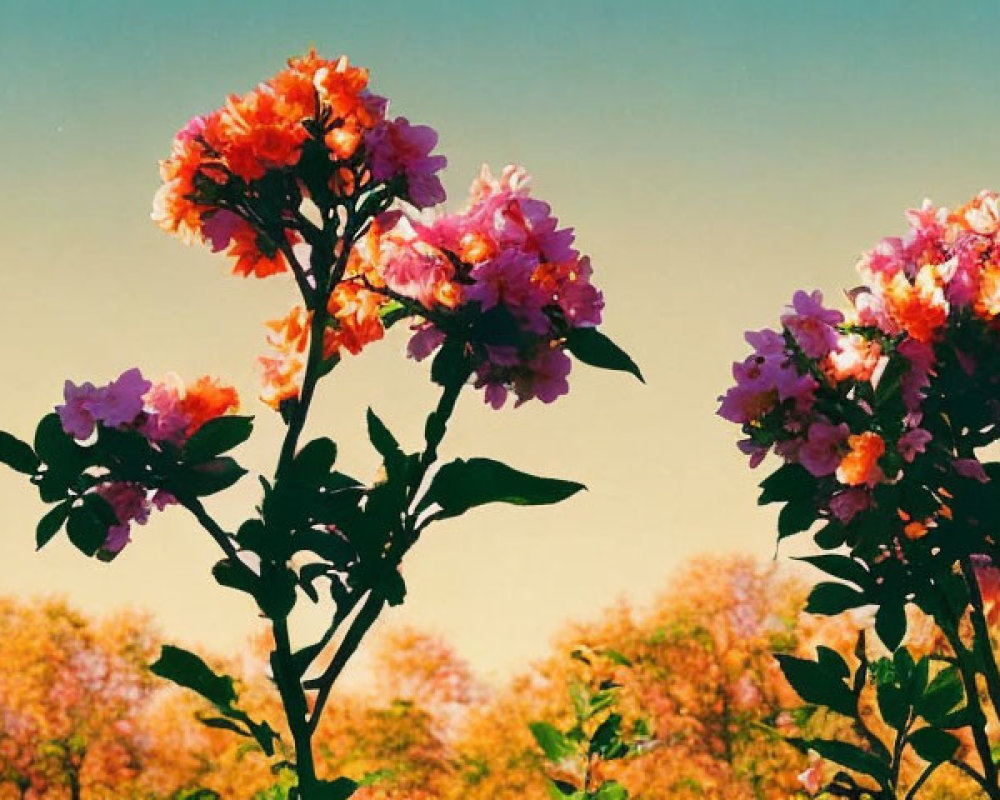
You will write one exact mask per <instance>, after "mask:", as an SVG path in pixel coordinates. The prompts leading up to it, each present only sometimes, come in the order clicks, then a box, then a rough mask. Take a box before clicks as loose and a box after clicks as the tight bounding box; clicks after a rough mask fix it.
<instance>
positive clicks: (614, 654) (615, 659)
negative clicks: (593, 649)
mask: <svg viewBox="0 0 1000 800" xmlns="http://www.w3.org/2000/svg"><path fill="white" fill-rule="evenodd" d="M599 652H600V654H601V655H602V656H604V657H605V658H606V659H608V661H610V662H611V663H612V664H617V665H618V666H620V667H631V666H632V662H631V661H630V660H629V659H628V658H626V657H625V656H624V655H622V654H621V653H619V652H618V651H617V650H612V649H611V648H610V647H604V648H602V649H601V650H600V651H599Z"/></svg>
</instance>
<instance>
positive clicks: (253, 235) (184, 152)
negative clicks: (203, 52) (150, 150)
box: [153, 52, 445, 278]
mask: <svg viewBox="0 0 1000 800" xmlns="http://www.w3.org/2000/svg"><path fill="white" fill-rule="evenodd" d="M367 86H368V71H367V70H365V69H361V68H359V67H354V66H351V65H350V64H349V63H348V60H347V58H346V57H341V58H339V59H337V60H333V61H331V60H325V59H322V58H320V57H319V56H317V55H316V53H315V52H310V53H308V54H307V55H305V56H302V57H301V58H293V59H291V60H290V61H289V62H288V68H287V69H286V70H284V71H282V72H280V73H278V74H277V75H275V76H274V77H273V78H271V79H270V80H268V81H266V82H265V83H262V84H260V85H259V86H258V87H257V88H256V89H254V90H253V91H251V92H248V93H247V94H245V95H242V96H235V95H234V96H231V97H229V98H228V100H227V101H226V104H225V105H224V106H223V107H222V108H220V109H217V110H216V111H213V112H212V113H210V114H208V115H206V116H199V117H195V118H194V119H192V120H191V121H190V122H189V123H188V124H187V125H186V126H185V127H184V128H183V129H181V131H180V132H179V133H178V134H177V136H176V137H175V139H174V143H173V148H172V150H171V154H170V157H169V158H167V159H166V160H164V161H162V162H161V164H160V174H161V177H162V180H163V185H162V186H161V187H160V189H159V191H158V192H157V194H156V198H155V201H154V207H153V219H154V220H155V221H156V222H157V223H158V224H159V225H160V227H162V228H163V229H164V230H166V231H168V232H171V233H176V234H178V235H180V236H181V237H182V238H183V239H184V240H185V241H188V242H192V241H203V242H207V243H209V244H210V245H211V248H212V250H213V251H216V252H219V251H222V250H227V251H228V254H229V255H230V256H231V257H232V258H234V259H235V265H234V272H236V273H237V274H240V275H244V276H248V275H255V276H257V277H260V278H263V277H267V276H268V275H273V274H275V273H278V272H284V271H286V270H287V269H288V252H289V248H290V247H291V246H292V245H293V244H295V243H297V242H299V241H301V239H302V236H301V219H300V215H301V211H300V207H301V205H302V201H303V199H311V200H312V201H314V202H315V203H316V204H317V205H319V206H321V207H329V206H331V205H333V203H332V202H330V200H331V198H333V199H341V200H344V201H351V200H354V199H357V198H358V197H360V196H361V195H362V194H363V193H364V192H366V191H372V190H373V189H375V188H377V187H382V188H384V189H385V190H386V191H387V192H388V193H389V194H390V195H391V196H394V197H399V198H401V199H403V200H406V201H407V202H409V203H411V204H412V205H414V206H415V207H417V208H425V207H427V206H431V205H434V204H436V203H440V202H442V201H443V200H444V197H445V195H444V189H443V187H442V185H441V181H440V180H439V178H438V177H437V172H438V171H439V170H440V169H442V168H443V167H444V166H445V158H444V157H443V156H438V155H432V151H433V149H434V147H435V145H436V144H437V134H436V133H435V132H434V131H433V130H432V129H431V128H428V127H426V126H422V125H411V124H410V123H409V122H408V121H407V120H406V119H405V118H402V117H400V118H397V119H389V118H388V117H387V116H386V114H387V111H388V101H387V100H386V99H385V98H383V97H379V96H378V95H375V94H372V93H371V92H369V91H368V88H367Z"/></svg>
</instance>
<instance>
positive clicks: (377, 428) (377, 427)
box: [368, 408, 403, 461]
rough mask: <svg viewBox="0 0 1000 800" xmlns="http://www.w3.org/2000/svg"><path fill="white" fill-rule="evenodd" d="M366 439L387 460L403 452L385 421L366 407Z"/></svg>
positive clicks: (397, 456)
mask: <svg viewBox="0 0 1000 800" xmlns="http://www.w3.org/2000/svg"><path fill="white" fill-rule="evenodd" d="M368 439H369V440H370V441H371V443H372V446H373V447H374V448H375V449H376V450H377V451H378V454H379V455H380V456H382V458H384V459H386V460H387V461H388V460H389V459H391V458H399V457H400V456H401V455H402V454H403V451H402V449H401V448H400V446H399V442H397V441H396V437H395V436H393V435H392V433H390V432H389V429H388V428H387V427H386V426H385V423H384V422H382V420H381V419H379V417H378V415H377V414H376V413H375V412H374V411H372V410H371V409H370V408H369V409H368Z"/></svg>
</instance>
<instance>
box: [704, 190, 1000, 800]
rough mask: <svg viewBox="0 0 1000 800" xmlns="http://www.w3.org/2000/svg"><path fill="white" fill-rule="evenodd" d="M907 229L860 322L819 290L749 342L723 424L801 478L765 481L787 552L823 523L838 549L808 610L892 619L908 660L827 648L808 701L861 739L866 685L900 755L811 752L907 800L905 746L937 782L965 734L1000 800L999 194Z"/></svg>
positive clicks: (820, 538) (887, 630) (854, 305)
mask: <svg viewBox="0 0 1000 800" xmlns="http://www.w3.org/2000/svg"><path fill="white" fill-rule="evenodd" d="M907 219H908V221H909V226H910V228H909V231H908V232H907V233H906V235H904V236H903V237H891V238H887V239H883V240H882V241H881V242H880V243H879V244H878V245H876V246H875V247H874V248H873V249H872V250H871V251H869V252H867V253H865V254H864V255H863V257H862V258H861V260H860V262H859V264H858V271H859V272H860V274H861V277H862V280H863V285H862V286H860V287H859V288H857V289H853V290H852V291H850V292H849V293H848V297H849V299H850V307H849V309H848V310H847V312H846V313H841V312H839V311H836V310H832V309H828V308H826V307H825V306H824V305H823V298H822V295H821V294H820V293H819V292H813V293H812V294H808V293H806V292H801V291H800V292H796V294H795V296H794V297H793V300H792V304H791V306H789V307H788V308H787V309H786V312H785V314H784V315H783V316H782V317H781V330H780V331H778V330H763V331H759V332H751V333H748V334H747V337H746V338H747V341H748V343H749V344H750V345H751V347H752V348H753V353H752V354H751V355H750V356H749V357H748V358H747V359H746V360H744V361H743V362H739V363H737V364H734V366H733V376H734V378H735V380H736V383H735V385H734V386H733V387H732V388H731V389H729V390H728V391H727V392H726V394H725V395H723V396H722V397H721V398H720V401H721V406H720V409H719V414H720V415H721V416H723V417H724V418H725V419H727V420H730V421H732V422H735V423H737V424H739V425H741V426H742V429H743V432H744V434H745V435H746V437H747V438H745V439H744V440H743V441H741V442H740V445H739V446H740V449H741V450H742V451H743V452H744V453H745V454H747V455H748V456H749V457H750V463H751V466H757V465H759V464H760V463H761V462H762V461H763V459H764V458H765V456H766V454H767V453H769V452H771V451H773V452H774V453H776V454H777V455H778V456H780V457H781V459H782V460H783V462H784V464H783V465H782V466H781V467H779V468H778V469H777V470H776V471H775V472H774V473H773V474H771V475H770V476H769V477H768V478H767V479H765V480H764V481H763V483H762V484H761V488H762V490H763V494H762V495H761V499H760V502H761V503H772V502H778V503H783V504H784V507H783V508H782V510H781V513H780V516H779V520H778V535H779V538H784V537H786V536H790V535H793V534H796V533H798V532H801V531H806V530H810V529H812V528H813V526H814V524H815V523H817V522H819V523H821V524H822V527H820V528H819V529H817V530H816V531H815V534H814V540H815V542H816V544H817V545H818V546H819V547H820V548H822V549H824V550H828V551H835V552H830V553H828V554H825V555H820V556H813V557H809V558H806V559H805V560H806V561H809V562H810V563H812V564H813V565H814V566H816V567H818V568H820V569H821V570H823V571H824V572H826V573H828V574H829V575H830V576H831V577H833V578H836V579H838V580H837V581H835V582H826V583H820V584H819V585H818V586H816V588H815V589H814V590H813V592H812V594H811V596H810V599H809V605H808V607H807V608H808V610H810V611H813V612H816V613H824V614H836V613H839V612H841V611H844V610H846V609H850V608H857V607H861V606H871V605H873V606H876V607H877V612H876V615H875V630H876V632H877V634H878V637H879V638H880V639H881V640H882V643H883V644H884V645H885V646H886V647H887V648H888V650H889V651H890V654H891V653H895V655H894V656H893V659H892V660H891V661H889V662H887V663H884V664H882V665H881V666H879V667H877V668H876V665H869V664H868V663H867V662H866V661H865V660H864V659H862V660H861V663H860V664H859V665H856V668H855V669H853V670H852V669H849V667H848V665H847V663H846V662H844V661H843V659H841V658H840V657H839V656H835V655H832V652H833V651H830V650H828V649H827V650H821V651H820V653H819V660H818V661H803V660H800V659H793V658H784V659H783V660H782V668H783V670H784V672H785V675H786V677H788V679H789V681H790V682H791V683H792V685H793V686H794V687H795V688H796V690H797V691H799V693H800V694H801V695H802V696H803V698H804V699H806V700H809V701H811V702H818V703H822V704H824V705H827V706H829V707H830V708H833V709H834V710H836V711H838V712H840V713H842V714H844V715H847V716H853V717H854V718H855V722H856V724H857V727H858V728H859V729H862V730H864V729H865V721H864V720H863V719H862V718H861V716H859V714H858V710H857V709H858V698H859V697H860V693H861V691H862V689H863V688H864V687H865V685H866V681H874V682H876V683H877V685H878V687H879V705H880V710H881V712H882V715H883V717H884V718H885V720H886V721H887V722H888V723H889V724H890V725H891V726H892V727H893V728H894V729H895V731H896V733H895V741H894V743H891V744H890V745H889V746H887V745H886V744H885V743H884V742H883V741H882V740H881V739H880V738H879V737H878V736H876V735H874V734H872V733H871V732H870V731H869V732H868V733H869V734H870V735H867V736H865V737H864V739H865V746H864V748H858V747H854V746H848V745H846V744H844V743H837V742H834V743H832V744H831V743H828V742H827V743H817V742H809V743H800V744H801V745H802V746H803V747H811V749H813V750H816V751H817V752H819V754H820V755H821V756H824V757H827V758H830V759H832V760H834V761H837V762H839V763H841V764H843V765H845V766H847V767H850V768H851V769H853V770H855V772H857V773H861V774H863V775H865V776H867V780H868V781H869V785H868V787H867V788H865V789H862V788H859V784H857V783H856V782H855V779H854V778H852V777H850V776H848V775H846V773H844V775H843V776H841V777H840V778H838V779H837V781H836V785H837V786H838V787H839V788H838V789H837V791H840V792H841V793H842V794H841V796H864V793H867V795H871V796H878V797H894V796H896V794H895V792H896V791H897V789H898V774H899V764H900V763H901V759H902V758H903V755H904V750H905V749H906V747H911V748H912V749H913V750H914V751H915V752H916V754H917V755H918V756H919V757H920V758H922V759H924V761H926V762H927V764H928V767H927V774H928V775H929V774H930V772H931V771H933V770H934V769H936V768H937V767H938V766H939V765H941V764H943V763H946V762H948V761H949V760H952V756H953V755H954V754H955V752H956V751H957V749H958V746H959V739H958V738H956V735H955V734H953V733H951V732H950V731H954V730H957V729H960V728H968V729H970V731H971V732H972V734H974V738H975V741H976V747H977V750H978V755H979V760H980V764H979V766H978V768H977V769H978V771H977V772H975V775H976V778H977V779H978V780H979V782H980V784H981V786H982V787H983V790H984V791H985V792H986V793H987V794H988V796H990V797H993V798H996V797H1000V786H998V776H997V768H996V766H995V764H994V762H993V758H992V756H991V754H990V748H989V742H988V740H987V737H986V734H985V731H984V724H985V723H984V720H985V717H984V716H983V714H984V712H983V708H982V704H981V702H980V697H979V691H978V688H977V683H976V680H977V676H981V677H982V678H984V679H985V683H986V685H987V687H988V689H989V692H988V695H989V700H990V703H991V704H992V706H993V707H994V709H996V708H998V707H1000V706H998V704H1000V672H998V670H997V666H996V661H995V658H994V654H993V651H992V648H991V644H990V639H989V634H988V631H987V628H986V621H985V617H984V601H983V597H982V591H981V585H980V582H981V579H982V578H981V575H982V570H983V569H985V568H987V567H988V566H989V565H991V564H994V563H997V561H998V557H1000V551H998V549H997V538H996V534H997V530H998V526H1000V495H998V494H997V492H996V491H995V487H994V485H993V479H995V478H996V477H997V475H998V469H1000V465H997V464H994V463H989V462H987V461H985V457H984V456H985V454H983V453H981V452H979V451H980V449H981V448H983V447H985V446H987V445H989V444H991V443H993V442H994V441H996V440H997V439H998V438H1000V426H998V424H997V423H998V422H1000V393H998V388H1000V346H998V345H1000V320H998V319H997V314H998V313H1000V304H998V298H1000V294H998V291H1000V283H998V277H1000V242H998V235H1000V213H998V196H997V194H996V193H995V192H988V191H984V192H981V193H980V194H979V195H977V196H976V197H975V198H973V200H972V201H970V202H969V203H968V204H966V205H965V206H962V207H961V208H959V209H957V210H955V211H948V210H947V209H944V208H941V209H939V208H936V207H934V206H933V205H931V204H930V202H925V203H924V205H923V206H922V207H921V208H920V209H917V210H913V211H910V212H908V213H907ZM977 573H979V576H977ZM908 604H915V605H916V606H918V607H919V608H920V609H922V610H923V611H925V612H926V613H927V614H929V615H931V616H932V617H933V619H934V620H935V622H936V624H937V625H938V626H939V627H940V629H941V631H942V633H943V634H944V636H945V638H946V639H947V641H948V643H949V646H950V647H951V650H952V655H951V656H950V660H949V661H948V662H947V663H948V664H949V665H948V666H945V667H943V668H941V667H938V666H935V665H934V664H932V663H931V661H930V660H929V659H924V660H919V661H914V659H913V658H911V657H910V656H909V655H908V654H907V650H906V649H900V645H901V643H902V642H903V641H904V637H905V635H906V631H907V623H906V613H905V610H906V606H907V605H908ZM869 667H871V669H869ZM869 673H870V674H869ZM963 697H964V701H965V704H964V705H963V706H962V708H956V707H957V706H958V705H959V704H960V701H962V699H963ZM944 698H947V701H948V702H945V699H944ZM970 769H971V768H970ZM872 781H874V784H876V785H877V787H878V788H877V790H876V789H873V788H872V787H871V782H872ZM922 783H923V780H920V781H919V784H922ZM917 789H919V785H918V786H917V788H915V789H913V790H912V792H911V795H912V794H913V793H915V792H916V791H917ZM844 792H855V793H858V792H861V793H862V794H843V793H844ZM911 795H907V796H911Z"/></svg>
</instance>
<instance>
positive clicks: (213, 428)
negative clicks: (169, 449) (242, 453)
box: [182, 415, 253, 462]
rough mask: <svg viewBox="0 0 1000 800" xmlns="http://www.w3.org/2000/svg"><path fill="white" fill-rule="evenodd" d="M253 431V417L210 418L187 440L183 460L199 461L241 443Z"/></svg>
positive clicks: (206, 459)
mask: <svg viewBox="0 0 1000 800" xmlns="http://www.w3.org/2000/svg"><path fill="white" fill-rule="evenodd" d="M252 432H253V417H236V416H228V415H227V416H221V417H216V418H215V419H210V420H208V422H206V423H205V424H203V425H202V426H201V427H200V428H198V430H196V431H195V432H194V433H193V434H192V435H191V438H190V439H188V440H187V443H186V444H185V445H184V449H183V451H182V454H183V457H184V460H185V461H192V462H200V461H208V459H210V458H213V457H214V456H217V455H219V454H220V453H225V452H226V451H227V450H232V449H233V448H234V447H236V446H237V445H240V444H243V442H245V441H246V440H247V439H249V438H250V434H251V433H252Z"/></svg>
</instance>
